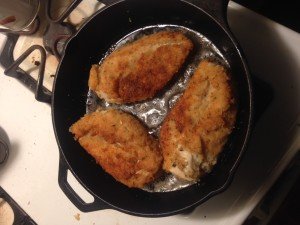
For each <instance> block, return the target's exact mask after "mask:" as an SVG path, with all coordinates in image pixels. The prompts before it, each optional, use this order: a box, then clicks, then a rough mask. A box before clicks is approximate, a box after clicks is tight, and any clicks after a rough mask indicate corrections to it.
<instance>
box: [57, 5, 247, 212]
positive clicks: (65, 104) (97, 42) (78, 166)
mask: <svg viewBox="0 0 300 225" xmlns="http://www.w3.org/2000/svg"><path fill="white" fill-rule="evenodd" d="M227 4H228V0H164V1H161V0H121V1H116V2H115V3H113V4H110V5H109V6H106V7H105V8H104V9H103V10H101V11H99V12H97V13H96V14H95V15H94V16H93V17H92V18H91V19H89V20H88V21H87V22H86V24H85V25H84V26H83V27H82V28H81V29H80V30H79V31H78V33H77V34H76V35H75V37H74V38H72V39H71V40H70V42H69V43H68V45H67V47H66V49H65V53H64V56H63V59H62V61H61V63H60V65H59V69H58V72H57V74H56V79H55V83H54V90H53V98H52V116H53V125H54V130H55V133H56V138H57V142H58V145H59V148H60V163H59V184H60V187H61V188H62V190H63V191H64V192H65V194H66V195H67V196H68V197H69V199H70V200H71V201H72V202H73V203H74V204H75V205H76V206H77V207H78V208H79V209H80V210H82V211H85V212H87V211H94V210H100V209H108V208H109V209H116V210H119V211H122V212H125V213H128V214H133V215H137V216H153V217H159V216H168V215H172V214H177V213H180V212H183V211H184V210H187V209H189V208H192V207H195V206H197V205H199V204H201V203H203V202H204V201H205V200H207V199H209V198H210V197H212V196H213V195H215V194H217V193H220V192H222V191H224V190H225V188H226V187H227V186H228V185H229V183H230V181H231V180H232V176H233V173H234V171H235V169H236V167H237V165H238V162H239V160H240V158H241V155H242V153H243V151H244V150H245V145H246V142H247V139H248V137H249V131H250V124H251V118H252V88H251V84H250V77H249V72H248V69H247V65H246V62H245V59H244V58H243V56H242V55H241V51H240V48H239V46H238V44H237V43H236V41H235V39H234V38H233V36H232V34H231V32H230V31H229V28H228V25H227V20H226V8H227ZM129 18H130V19H129ZM155 24H175V25H180V26H184V27H187V28H190V29H193V30H195V31H198V32H199V33H201V34H203V35H205V36H206V37H207V38H208V39H210V40H211V41H212V42H213V43H214V44H215V45H216V46H217V47H218V49H219V50H220V51H221V53H222V54H223V55H224V56H225V58H226V59H227V61H228V62H229V65H230V67H231V73H232V77H233V80H234V82H235V83H236V86H237V91H238V98H239V111H238V116H237V124H236V128H235V129H234V131H233V133H232V135H231V137H230V139H229V141H228V143H227V145H226V146H225V149H224V151H223V153H222V154H221V155H220V157H219V161H218V163H217V165H216V166H215V168H214V169H213V171H212V172H211V174H209V175H208V176H206V177H205V178H203V179H202V180H201V182H199V183H197V184H195V185H192V186H189V187H187V188H184V189H182V190H179V191H173V192H168V193H148V192H145V191H143V190H140V189H130V188H127V187H126V186H124V185H122V184H121V183H119V182H116V181H115V180H114V179H113V178H112V177H111V176H110V175H108V174H107V173H105V172H104V171H103V170H102V169H101V167H100V166H98V165H97V164H96V163H95V162H94V160H93V159H92V157H91V156H89V155H88V154H87V153H86V152H85V150H84V149H83V148H82V147H80V145H79V144H78V143H77V142H75V141H74V139H73V137H72V135H71V134H70V132H69V131H68V130H69V127H70V126H71V124H73V123H74V122H75V121H77V120H78V119H79V118H80V117H82V116H83V115H84V114H85V109H86V108H85V106H86V95H87V92H88V85H87V81H88V76H89V70H90V67H91V65H92V64H95V63H98V62H99V61H100V59H101V57H102V56H103V54H104V53H105V52H106V51H107V50H108V48H109V47H110V46H111V45H112V44H114V43H116V42H117V41H118V40H119V39H120V38H121V37H123V36H125V35H127V34H128V33H130V32H132V31H134V30H137V29H139V28H142V27H145V26H149V25H155ZM67 169H70V170H71V171H72V173H73V174H74V175H75V177H76V178H77V179H78V180H79V182H80V183H81V184H82V185H83V186H84V187H85V188H86V189H87V190H88V191H89V192H90V193H91V194H92V195H93V196H94V202H92V203H85V202H84V201H83V200H81V198H80V197H79V196H78V195H77V194H76V193H75V192H74V191H73V190H72V188H71V187H70V185H69V184H68V182H67Z"/></svg>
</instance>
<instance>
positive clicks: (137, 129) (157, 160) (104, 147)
mask: <svg viewBox="0 0 300 225" xmlns="http://www.w3.org/2000/svg"><path fill="white" fill-rule="evenodd" d="M70 132H72V133H73V134H74V135H75V139H76V140H78V141H79V143H80V145H81V146H82V147H83V148H84V149H85V150H86V151H87V152H88V153H89V154H90V155H92V156H93V157H94V158H95V160H96V161H97V163H98V164H100V165H101V167H102V168H103V169H104V170H105V171H106V172H107V173H109V174H110V175H112V176H113V177H114V178H115V179H116V180H117V181H119V182H121V183H123V184H125V185H127V186H128V187H138V188H141V187H143V186H144V185H145V184H147V183H149V182H151V181H153V179H154V178H155V176H156V174H157V172H158V171H159V170H160V168H161V164H162V156H161V151H160V149H159V145H158V141H157V140H155V139H154V138H153V137H151V136H150V135H149V134H148V133H147V130H146V128H145V127H144V126H143V125H142V124H141V123H140V122H139V121H138V120H137V119H136V118H134V117H133V116H131V115H129V114H127V113H124V112H121V111H118V110H115V109H108V110H104V111H99V112H93V113H91V114H87V115H85V116H84V117H82V118H81V119H80V120H78V121H77V122H76V123H74V124H73V125H72V126H71V127H70Z"/></svg>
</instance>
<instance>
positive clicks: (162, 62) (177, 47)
mask: <svg viewBox="0 0 300 225" xmlns="http://www.w3.org/2000/svg"><path fill="white" fill-rule="evenodd" d="M192 48H193V44H192V42H191V41H190V40H189V39H188V38H187V37H185V36H184V35H183V34H182V33H180V32H174V31H161V32H158V33H155V34H151V35H146V36H144V37H142V38H140V39H138V40H136V41H134V42H132V43H130V44H127V45H125V46H123V47H121V48H119V49H117V50H115V51H114V52H113V53H111V54H110V55H109V56H108V57H107V58H106V59H105V60H104V61H103V62H102V63H101V65H93V66H92V68H91V71H90V78H89V87H90V88H91V89H92V90H94V91H95V92H96V93H97V95H98V96H99V97H100V98H103V99H105V100H106V101H108V102H111V103H133V102H137V101H142V100H146V99H149V98H152V97H153V96H154V95H155V94H156V93H157V92H158V91H159V90H161V89H162V88H163V87H164V86H165V85H166V84H167V83H168V81H170V80H171V78H172V77H173V76H174V74H176V72H178V70H179V69H180V67H181V66H182V64H183V63H184V61H185V59H186V57H187V56H188V54H189V52H190V51H191V50H192Z"/></svg>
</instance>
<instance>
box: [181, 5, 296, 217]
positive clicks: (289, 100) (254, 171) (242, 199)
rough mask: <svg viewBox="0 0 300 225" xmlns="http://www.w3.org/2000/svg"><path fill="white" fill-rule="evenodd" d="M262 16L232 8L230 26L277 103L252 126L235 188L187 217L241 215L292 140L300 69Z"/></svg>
mask: <svg viewBox="0 0 300 225" xmlns="http://www.w3.org/2000/svg"><path fill="white" fill-rule="evenodd" d="M259 17H260V16H259V15H255V16H253V14H252V13H250V12H249V10H247V9H240V8H239V9H237V8H234V7H229V10H228V20H229V26H230V28H231V30H232V32H233V33H234V35H235V36H236V38H237V40H238V41H239V43H240V45H241V47H242V49H243V50H244V53H245V55H246V59H247V60H248V65H249V67H250V71H251V72H252V74H255V75H257V76H258V77H261V78H263V79H264V81H265V82H267V83H268V84H269V85H271V87H272V89H273V91H274V99H273V101H272V102H271V104H270V106H269V107H268V108H267V109H266V111H265V112H264V113H263V114H262V115H261V117H260V118H259V120H258V121H257V123H256V124H255V125H254V127H253V132H252V136H251V138H250V141H249V145H248V149H247V150H246V152H245V154H244V156H243V158H242V160H241V163H240V166H239V168H238V169H237V172H236V175H235V176H234V180H233V182H232V184H231V185H230V186H229V188H228V189H227V190H226V191H225V192H223V193H221V194H219V195H217V196H215V197H213V198H211V199H210V200H208V201H207V202H205V203H203V204H202V205H200V206H199V207H197V208H196V209H195V210H194V211H193V212H192V213H191V214H190V215H189V216H188V217H187V218H188V219H194V220H200V221H201V220H215V219H217V220H218V219H222V218H224V219H225V218H227V217H229V216H230V215H234V214H238V213H239V212H240V211H241V210H242V209H243V207H244V206H245V204H246V203H247V202H248V201H249V200H250V198H251V197H253V194H255V193H256V191H257V190H258V189H259V187H261V185H262V184H263V183H264V181H266V179H267V178H268V177H269V176H270V173H271V172H272V169H273V168H274V166H276V163H277V162H278V160H280V159H281V157H282V155H283V154H284V153H285V151H286V148H285V147H286V146H284V145H285V144H286V143H285V142H283V140H287V139H289V138H293V135H294V134H291V133H287V131H288V130H289V128H290V124H291V123H292V121H293V120H294V118H296V116H297V112H299V111H300V99H299V98H300V90H297V89H296V88H295V86H296V84H297V83H298V86H299V85H300V84H299V78H297V76H298V73H297V71H299V69H300V68H299V67H300V65H298V62H296V61H295V60H294V59H293V57H292V54H293V53H292V51H291V49H290V48H289V46H286V44H285V43H284V42H283V40H282V39H281V38H280V36H279V35H278V33H275V32H274V29H272V27H271V26H272V25H273V24H272V23H270V22H269V21H267V20H261V18H259ZM249 36H250V37H249ZM260 95H263V92H262V93H261V94H260ZM264 97H265V96H256V99H258V100H259V98H264ZM254 105H255V104H254ZM256 105H257V103H256ZM179 216H185V217H186V215H179Z"/></svg>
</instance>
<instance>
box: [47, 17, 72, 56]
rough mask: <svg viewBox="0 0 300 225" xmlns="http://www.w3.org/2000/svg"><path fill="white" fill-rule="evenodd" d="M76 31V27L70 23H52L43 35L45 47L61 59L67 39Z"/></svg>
mask: <svg viewBox="0 0 300 225" xmlns="http://www.w3.org/2000/svg"><path fill="white" fill-rule="evenodd" d="M75 32H76V28H75V27H74V26H73V25H71V24H69V23H66V22H63V23H50V24H49V25H48V26H47V28H46V31H45V34H44V36H43V44H44V47H45V49H46V50H47V51H48V52H50V53H51V54H53V55H55V56H56V57H57V58H58V59H60V58H61V55H62V52H63V50H64V46H65V43H66V41H67V40H68V39H69V38H70V37H72V36H73V34H74V33H75Z"/></svg>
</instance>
